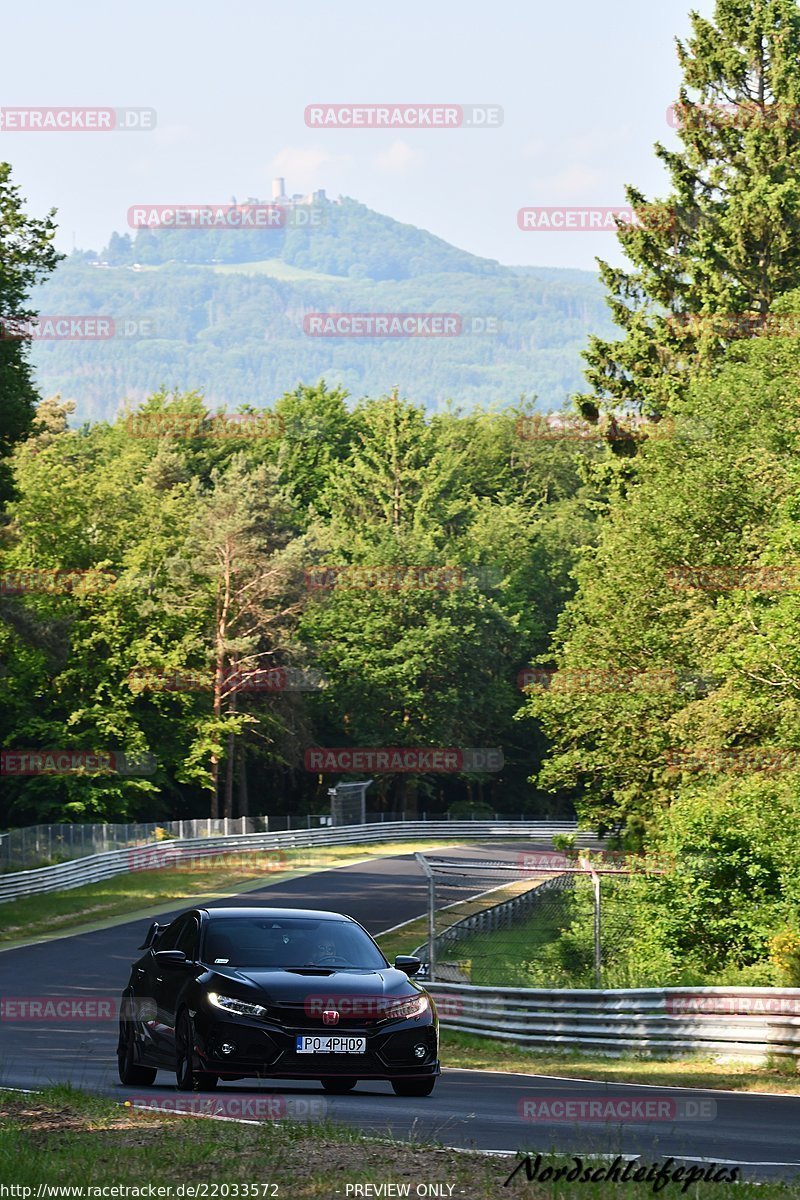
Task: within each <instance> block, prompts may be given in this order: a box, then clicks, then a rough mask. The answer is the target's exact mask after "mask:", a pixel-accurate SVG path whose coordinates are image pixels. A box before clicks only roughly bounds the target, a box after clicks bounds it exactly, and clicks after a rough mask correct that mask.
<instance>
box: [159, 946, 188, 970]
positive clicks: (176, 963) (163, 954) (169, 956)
mask: <svg viewBox="0 0 800 1200" xmlns="http://www.w3.org/2000/svg"><path fill="white" fill-rule="evenodd" d="M188 964H189V959H188V958H187V957H186V955H185V953H184V952H183V950H156V966H158V967H166V968H167V970H169V971H179V970H180V969H181V967H185V966H188Z"/></svg>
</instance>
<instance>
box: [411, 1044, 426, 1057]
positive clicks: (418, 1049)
mask: <svg viewBox="0 0 800 1200" xmlns="http://www.w3.org/2000/svg"><path fill="white" fill-rule="evenodd" d="M427 1053H428V1047H427V1046H423V1045H422V1043H421V1042H419V1043H418V1044H417V1045H416V1046H415V1047H414V1058H424V1057H425V1055H426V1054H427Z"/></svg>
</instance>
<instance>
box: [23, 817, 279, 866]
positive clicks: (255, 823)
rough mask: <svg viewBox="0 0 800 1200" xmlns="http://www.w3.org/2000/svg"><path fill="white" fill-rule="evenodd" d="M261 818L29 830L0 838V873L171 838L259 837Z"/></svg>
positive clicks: (49, 827) (82, 825)
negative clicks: (248, 835)
mask: <svg viewBox="0 0 800 1200" xmlns="http://www.w3.org/2000/svg"><path fill="white" fill-rule="evenodd" d="M265 828H266V826H265V822H264V819H263V818H262V817H235V818H234V817H219V818H217V819H210V818H209V819H206V818H204V819H201V820H191V821H160V822H159V821H144V822H131V823H129V824H121V823H120V824H111V823H109V824H102V825H101V824H96V825H92V824H88V823H87V824H71V825H70V824H60V825H59V824H54V825H28V826H26V827H24V828H22V829H10V830H7V831H6V832H5V833H0V871H4V872H5V871H26V870H29V869H31V868H34V867H42V866H48V865H50V864H51V863H59V862H68V861H69V860H70V859H73V858H84V857H86V856H87V855H89V854H104V853H105V851H106V850H123V849H125V847H126V846H143V845H150V844H153V843H156V842H160V841H166V840H168V839H170V838H204V837H228V836H229V835H231V834H237V833H260V832H262V831H263V830H264V829H265Z"/></svg>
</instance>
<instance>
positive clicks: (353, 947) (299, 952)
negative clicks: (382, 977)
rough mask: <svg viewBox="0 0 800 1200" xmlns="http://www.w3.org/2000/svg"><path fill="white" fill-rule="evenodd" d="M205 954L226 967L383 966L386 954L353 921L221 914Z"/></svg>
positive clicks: (207, 940) (208, 936)
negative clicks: (223, 915) (222, 915)
mask: <svg viewBox="0 0 800 1200" xmlns="http://www.w3.org/2000/svg"><path fill="white" fill-rule="evenodd" d="M203 960H204V961H205V962H206V963H208V964H209V965H211V966H226V967H330V968H332V969H336V968H351V969H353V968H355V969H357V970H379V969H380V968H382V967H385V966H386V965H387V964H386V960H385V959H384V957H383V955H382V954H381V952H380V950H378V948H377V947H376V946H375V945H374V943H373V942H372V940H371V939H370V938H369V937H368V936H367V934H366V933H364V930H363V929H361V928H360V927H359V926H358V925H354V924H353V923H352V922H351V921H327V920H313V919H310V918H309V919H306V918H302V917H279V918H273V917H260V916H253V917H218V918H216V919H212V920H211V921H210V922H209V923H208V926H207V928H206V933H205V945H204V953H203Z"/></svg>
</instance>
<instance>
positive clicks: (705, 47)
mask: <svg viewBox="0 0 800 1200" xmlns="http://www.w3.org/2000/svg"><path fill="white" fill-rule="evenodd" d="M691 21H692V27H693V32H692V36H691V37H690V38H689V40H688V44H683V43H682V42H681V41H680V40H678V41H677V48H678V58H679V62H680V65H681V68H682V71H683V83H682V86H681V88H680V96H679V101H678V103H677V104H676V105H674V106H673V107H672V108H671V110H670V113H671V114H672V116H673V122H674V124H675V125H676V127H677V130H678V136H679V138H680V141H681V142H682V144H683V145H682V149H679V150H674V151H673V150H668V149H666V148H665V147H664V146H663V145H661V144H660V143H657V144H656V147H655V151H656V155H657V156H658V158H659V159H660V160H661V161H662V163H663V164H664V166H665V167H666V169H667V171H668V172H669V175H670V178H671V183H672V190H671V193H670V195H669V196H668V198H667V199H666V200H665V201H662V202H657V203H649V202H647V201H646V199H645V197H644V195H643V194H642V193H641V192H640V191H639V190H637V189H636V188H634V187H628V188H627V189H626V194H627V198H628V202H629V204H630V205H631V207H632V208H633V209H634V211H635V212H636V213H638V216H639V220H638V221H637V222H633V223H631V224H629V225H627V226H625V227H621V228H620V231H619V234H618V237H619V240H620V243H621V244H622V246H623V248H624V250H625V253H626V255H627V257H628V258H629V260H630V261H631V263H632V264H633V270H631V271H628V270H625V269H622V268H616V267H612V266H610V265H609V264H608V263H605V262H602V261H601V262H600V273H601V277H602V279H603V281H604V283H605V284H606V287H607V288H608V291H609V296H608V297H607V300H608V304H609V307H610V308H611V310H612V313H613V315H614V319H615V321H616V323H617V324H618V325H619V326H620V327H621V328H622V329H623V330H624V337H622V338H620V339H619V340H617V341H606V340H604V339H602V338H599V337H593V338H592V339H591V341H590V346H589V349H588V350H587V351H586V353H585V356H584V357H585V359H586V361H587V363H588V369H587V370H586V377H587V379H588V381H589V383H590V384H591V385H592V387H593V388H594V392H595V394H594V395H593V396H579V397H576V401H577V403H578V407H579V408H581V410H582V411H583V413H584V415H585V416H586V417H587V418H588V419H589V420H596V419H597V415H598V408H603V407H604V408H606V409H609V408H612V409H613V408H619V407H620V406H623V407H626V408H627V407H629V406H633V407H634V409H635V410H636V411H639V412H644V413H646V414H654V415H663V414H664V413H665V412H668V411H670V408H671V407H673V406H674V405H675V403H676V401H679V399H680V397H681V396H682V394H683V393H684V390H685V386H686V382H687V379H688V377H689V375H690V374H692V371H693V369H695V368H697V367H698V366H700V365H704V364H708V363H710V362H712V361H713V360H714V359H715V358H716V357H717V356H718V355H719V354H720V353H721V352H722V350H723V349H724V347H725V346H726V345H727V344H728V343H729V342H730V341H731V340H732V339H733V338H735V337H737V336H742V335H745V336H747V335H748V334H751V333H753V332H757V331H758V330H759V329H760V328H761V327H762V323H763V320H764V316H765V314H766V313H767V312H768V311H769V309H770V305H771V303H772V301H773V300H774V298H775V297H776V296H777V295H778V294H780V293H781V292H784V291H787V290H789V289H791V288H793V287H797V286H798V284H800V181H799V180H798V173H799V172H800V8H799V7H798V5H797V3H796V0H717V5H716V9H715V14H714V22H715V23H712V22H711V21H708V20H706V19H705V18H704V17H701V16H699V15H698V14H697V13H692V14H691ZM618 440H619V439H618ZM615 448H616V449H619V448H620V447H618V446H615Z"/></svg>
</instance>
